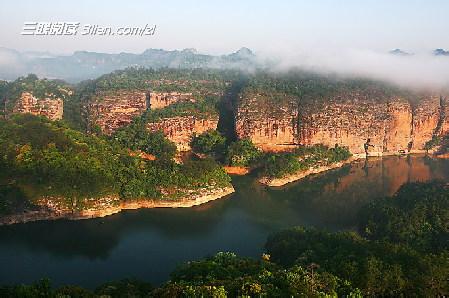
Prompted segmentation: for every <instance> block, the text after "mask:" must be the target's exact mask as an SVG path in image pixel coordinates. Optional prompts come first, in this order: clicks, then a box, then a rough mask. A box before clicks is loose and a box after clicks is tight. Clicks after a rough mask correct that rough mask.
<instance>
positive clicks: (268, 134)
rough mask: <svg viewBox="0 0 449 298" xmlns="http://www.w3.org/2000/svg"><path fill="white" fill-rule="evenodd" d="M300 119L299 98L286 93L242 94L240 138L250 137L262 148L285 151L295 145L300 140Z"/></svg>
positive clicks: (237, 115) (238, 119) (238, 113)
mask: <svg viewBox="0 0 449 298" xmlns="http://www.w3.org/2000/svg"><path fill="white" fill-rule="evenodd" d="M245 96H248V97H245ZM297 120H298V104H297V100H296V99H295V98H292V97H291V96H290V97H289V96H288V95H286V94H276V95H275V96H273V97H271V98H267V97H265V96H261V95H260V94H249V95H246V94H243V95H241V96H240V98H239V99H238V105H237V111H236V113H235V127H236V134H237V137H238V138H240V139H244V138H250V139H251V140H252V142H253V143H254V144H256V145H257V146H258V147H259V148H261V149H262V150H266V151H283V150H288V149H290V148H291V147H292V146H295V145H296V144H297V143H298V139H297V132H298V131H297V123H298V122H297Z"/></svg>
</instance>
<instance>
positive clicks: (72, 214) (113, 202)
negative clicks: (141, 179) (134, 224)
mask: <svg viewBox="0 0 449 298" xmlns="http://www.w3.org/2000/svg"><path fill="white" fill-rule="evenodd" d="M234 191H235V190H234V188H233V187H232V186H229V187H225V188H219V189H203V190H201V191H198V192H196V193H195V194H192V195H189V196H186V197H184V198H180V199H176V200H175V199H173V200H156V199H140V200H132V201H120V200H119V198H117V197H105V198H102V199H99V200H98V203H97V204H95V205H92V206H90V207H89V208H86V209H83V210H76V211H74V210H71V209H64V208H61V209H58V208H56V206H55V205H51V204H48V205H47V206H46V207H42V208H41V209H39V210H33V211H25V212H22V213H17V214H12V215H7V216H3V217H0V226H1V225H11V224H16V223H26V222H32V221H39V220H55V219H69V220H79V219H88V218H98V217H105V216H109V215H113V214H116V213H119V212H121V211H124V210H135V209H140V208H188V207H193V206H197V205H201V204H205V203H208V202H210V201H214V200H217V199H219V198H222V197H225V196H227V195H229V194H231V193H233V192H234ZM47 201H50V200H47Z"/></svg>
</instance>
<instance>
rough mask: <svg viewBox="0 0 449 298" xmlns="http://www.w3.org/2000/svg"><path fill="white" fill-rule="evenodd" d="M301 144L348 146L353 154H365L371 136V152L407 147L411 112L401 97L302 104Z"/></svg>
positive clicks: (299, 140)
mask: <svg viewBox="0 0 449 298" xmlns="http://www.w3.org/2000/svg"><path fill="white" fill-rule="evenodd" d="M298 121H299V123H300V128H299V131H300V133H299V138H298V143H299V144H303V145H313V144H324V145H327V146H329V147H334V146H335V145H336V144H337V145H338V146H347V147H348V148H349V150H350V151H351V152H352V153H353V154H359V153H363V152H364V151H365V150H364V144H365V143H366V142H367V140H368V139H370V145H371V146H370V147H369V151H370V154H372V155H382V154H388V153H395V152H399V151H400V150H405V151H406V150H408V148H409V146H410V142H411V140H412V139H411V132H412V127H411V123H412V113H411V107H410V105H409V104H408V103H407V102H405V101H404V100H401V99H395V100H393V101H391V102H386V103H377V102H376V101H374V100H369V99H364V100H363V101H359V100H357V101H354V100H331V101H328V102H324V103H320V104H317V103H310V104H306V105H302V106H301V109H300V114H299V118H298Z"/></svg>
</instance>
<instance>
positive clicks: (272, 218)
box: [0, 157, 449, 288]
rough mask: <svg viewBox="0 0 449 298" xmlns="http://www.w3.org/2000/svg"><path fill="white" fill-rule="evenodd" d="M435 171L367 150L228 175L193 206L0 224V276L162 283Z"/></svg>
mask: <svg viewBox="0 0 449 298" xmlns="http://www.w3.org/2000/svg"><path fill="white" fill-rule="evenodd" d="M432 179H441V180H445V181H449V160H443V159H431V158H427V157H386V158H383V159H380V158H371V159H369V160H361V161H358V162H355V163H353V164H351V165H346V166H344V167H342V168H340V169H336V170H332V171H330V172H327V173H323V174H320V175H316V176H313V177H308V178H305V179H303V180H301V181H298V182H295V183H291V184H289V185H287V186H285V187H282V188H277V189H269V188H267V187H265V186H263V185H260V184H259V183H258V182H257V179H255V177H252V176H241V177H234V178H233V184H234V187H235V189H236V193H235V194H232V195H230V196H228V197H225V198H223V199H219V200H217V201H214V202H210V203H207V204H204V205H201V206H197V207H194V208H185V209H184V208H182V209H146V210H134V211H126V212H122V213H119V214H116V215H112V216H109V217H105V218H99V219H89V220H80V221H68V220H57V221H42V222H34V223H26V224H17V225H12V226H3V227H0V284H12V283H30V282H33V281H35V280H38V279H40V278H42V277H48V278H50V279H51V280H52V283H53V284H54V285H56V286H58V285H61V284H76V285H81V286H84V287H88V288H94V287H96V286H97V285H99V284H101V283H103V282H106V281H111V280H117V279H121V278H126V277H135V278H138V279H142V280H145V281H149V282H152V283H153V284H159V283H162V282H164V281H166V280H167V279H168V278H169V273H170V272H171V271H172V270H173V269H174V268H175V267H176V266H177V265H178V264H180V263H182V262H185V261H188V260H194V259H199V258H202V257H204V256H208V255H212V254H215V253H216V252H218V251H232V252H235V253H237V254H240V255H243V256H250V257H256V258H257V257H260V255H261V253H262V252H263V246H264V243H265V240H266V238H267V236H268V235H269V234H270V233H273V232H276V231H278V230H280V229H282V228H286V227H291V226H294V225H304V226H314V227H319V228H326V229H328V230H331V231H338V230H352V229H355V221H356V217H357V212H358V210H359V209H360V207H361V206H363V205H364V204H366V203H368V202H370V201H372V200H375V199H376V198H379V197H382V196H386V195H392V194H393V193H394V192H396V191H397V189H398V188H399V187H400V186H401V185H403V184H404V183H406V182H413V181H428V180H432Z"/></svg>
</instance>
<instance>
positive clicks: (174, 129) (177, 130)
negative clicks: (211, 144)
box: [147, 115, 218, 151]
mask: <svg viewBox="0 0 449 298" xmlns="http://www.w3.org/2000/svg"><path fill="white" fill-rule="evenodd" d="M217 125H218V116H217V117H214V116H211V117H209V118H202V117H198V116H195V115H192V116H178V117H171V118H162V119H159V120H158V121H156V122H151V123H148V124H147V129H148V130H149V131H152V132H156V131H162V132H163V133H164V135H165V136H166V137H167V138H168V139H169V140H170V141H172V142H174V143H175V144H176V147H177V148H178V150H179V151H188V150H190V141H191V140H192V137H193V136H194V135H195V134H197V135H198V134H201V133H203V132H205V131H207V130H210V129H213V130H215V129H217Z"/></svg>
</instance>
